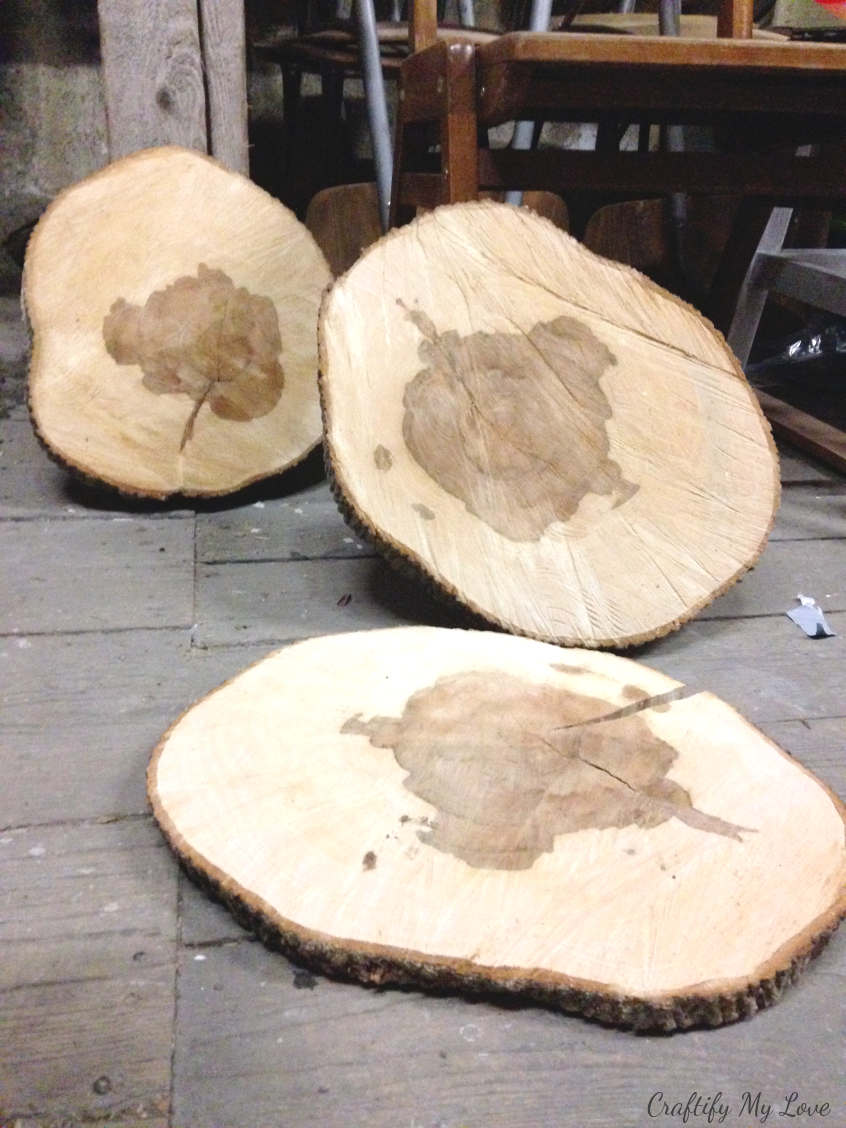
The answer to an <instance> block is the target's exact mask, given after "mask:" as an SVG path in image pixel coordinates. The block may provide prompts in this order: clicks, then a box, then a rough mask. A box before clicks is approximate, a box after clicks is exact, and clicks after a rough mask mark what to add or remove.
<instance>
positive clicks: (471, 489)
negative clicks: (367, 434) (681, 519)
mask: <svg viewBox="0 0 846 1128" xmlns="http://www.w3.org/2000/svg"><path fill="white" fill-rule="evenodd" d="M407 314H408V317H409V318H410V320H411V321H412V322H413V323H414V325H415V326H416V327H417V328H418V329H419V331H420V333H421V334H422V335H423V340H422V341H421V342H420V344H419V348H418V354H419V357H420V360H421V362H422V363H423V364H424V365H425V367H424V368H423V369H421V371H420V372H418V373H417V375H416V376H415V377H414V378H413V379H412V380H411V381H410V382H409V383H408V385H407V387H406V389H405V393H404V396H403V405H404V407H405V414H404V416H403V438H404V439H405V442H406V445H407V446H408V449H409V451H410V452H411V454H412V456H413V457H414V459H415V460H416V461H417V462H418V464H419V465H420V466H421V467H422V468H423V469H424V470H425V471H426V473H427V474H429V475H430V477H431V478H433V479H434V481H435V482H436V483H437V484H438V485H439V486H440V487H441V488H442V489H443V490H445V491H446V492H447V493H450V494H452V495H453V496H454V497H456V498H458V499H459V500H460V501H462V502H463V503H464V505H465V506H466V508H467V509H468V510H469V511H470V512H471V513H473V514H475V516H477V517H479V518H480V519H481V520H482V521H485V522H486V523H487V524H488V525H490V526H491V527H492V528H493V529H495V530H496V531H497V532H498V533H500V534H501V535H502V536H505V537H508V538H509V539H510V540H515V541H522V540H538V539H539V538H540V537H541V536H543V533H544V531H545V530H546V529H547V527H548V526H549V525H550V524H551V523H552V522H554V521H568V520H569V519H570V518H571V517H572V516H573V515H574V514H575V512H576V510H577V509H578V507H579V504H580V502H581V501H582V499H583V498H585V497H586V496H587V495H588V494H599V495H604V496H610V497H611V498H612V499H613V505H614V506H615V507H616V506H618V505H621V504H623V502H625V501H628V499H629V498H630V497H632V496H633V495H634V494H635V493H636V492H637V489H638V486H636V485H635V484H633V483H632V482H628V481H626V479H625V478H624V477H623V475H622V471H621V470H620V467H619V466H618V465H617V463H616V462H614V461H613V460H612V459H610V458H609V457H608V453H609V441H608V435H607V430H606V424H607V422H608V420H609V419H610V418H611V416H612V410H611V406H610V404H609V402H608V400H607V398H606V396H605V393H604V392H603V391H602V388H601V387H600V383H599V381H600V377H601V376H602V375H603V374H604V373H606V372H607V371H608V369H609V368H611V367H612V366H613V365H615V364H616V363H617V361H616V358H615V356H614V355H613V353H612V352H611V351H610V350H609V349H608V348H607V347H606V346H605V345H604V344H603V342H602V341H600V340H599V338H598V337H596V335H595V334H594V333H593V332H592V331H591V329H590V328H589V327H588V326H587V325H585V324H583V323H582V322H581V321H578V320H577V319H575V318H573V317H565V316H561V317H557V318H555V320H554V321H550V322H538V324H537V325H535V326H534V327H533V328H532V329H531V330H530V331H529V332H528V333H484V332H479V333H472V334H470V335H469V336H466V337H462V336H461V335H460V334H459V333H457V332H455V331H454V330H448V331H447V332H445V333H438V331H437V329H436V328H435V325H434V324H433V322H432V321H431V319H430V318H429V317H427V316H426V314H424V313H422V312H421V311H419V310H407Z"/></svg>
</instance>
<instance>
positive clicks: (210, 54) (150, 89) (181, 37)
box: [97, 0, 249, 174]
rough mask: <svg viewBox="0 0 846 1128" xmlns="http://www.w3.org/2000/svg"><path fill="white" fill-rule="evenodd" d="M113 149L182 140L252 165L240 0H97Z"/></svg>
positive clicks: (241, 165)
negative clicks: (249, 149)
mask: <svg viewBox="0 0 846 1128" xmlns="http://www.w3.org/2000/svg"><path fill="white" fill-rule="evenodd" d="M97 9H98V14H99V18H100V44H101V51H102V56H103V75H104V82H105V88H106V117H107V122H108V132H109V156H110V158H111V159H112V160H116V159H117V158H118V157H122V156H126V155H127V154H128V153H132V152H135V151H136V150H137V149H147V148H151V147H153V146H156V145H182V146H184V147H186V148H189V149H198V150H199V151H200V152H203V153H205V152H210V153H211V154H212V156H214V157H216V158H217V159H218V160H220V161H221V162H222V163H223V164H225V165H227V166H228V167H229V168H231V169H233V170H234V171H236V172H242V173H245V174H246V173H247V172H248V169H249V160H248V148H247V92H246V66H245V34H244V11H243V5H242V3H241V0H144V2H142V0H98V4H97Z"/></svg>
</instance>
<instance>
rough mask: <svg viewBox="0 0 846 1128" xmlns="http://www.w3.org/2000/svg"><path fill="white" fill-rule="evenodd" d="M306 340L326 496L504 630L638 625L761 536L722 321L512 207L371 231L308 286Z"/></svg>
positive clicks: (769, 504)
mask: <svg viewBox="0 0 846 1128" xmlns="http://www.w3.org/2000/svg"><path fill="white" fill-rule="evenodd" d="M320 353H321V355H320V366H321V380H320V382H321V394H322V402H323V414H324V427H325V431H326V447H327V451H328V456H329V462H330V465H331V470H332V473H333V475H334V479H335V484H336V489H337V491H338V493H339V496H340V499H341V501H342V505H343V506H344V507H345V509H346V512H347V514H348V516H350V518H351V520H352V521H353V522H354V523H356V524H357V527H358V528H359V530H360V531H362V532H366V533H369V535H370V536H371V537H372V538H373V539H374V541H375V542H376V543H377V544H378V545H380V546H381V547H382V549H383V550H384V551H386V553H387V554H388V555H389V556H392V557H394V558H395V559H399V560H405V561H408V562H410V563H412V564H413V565H415V566H416V567H417V568H418V569H419V570H420V571H422V572H423V573H424V574H425V575H426V576H428V577H429V578H430V579H431V580H432V581H434V583H435V584H436V585H437V586H438V587H439V588H440V589H442V590H443V591H445V592H447V593H449V594H450V595H453V596H454V597H456V598H457V599H458V600H460V601H461V602H462V603H464V604H466V605H467V606H468V607H469V608H471V609H472V610H473V611H476V612H477V613H479V614H481V615H482V616H484V617H485V618H486V619H487V620H489V621H490V622H492V623H496V624H498V625H500V626H503V627H506V628H507V629H508V630H511V631H514V632H517V633H521V634H526V635H530V636H533V637H535V638H539V639H546V640H549V641H555V642H561V643H568V644H576V643H581V644H583V645H587V646H626V645H631V644H634V643H639V642H643V641H645V640H647V639H651V638H655V637H657V636H659V635H662V634H665V633H666V632H667V631H669V630H671V629H672V628H674V627H677V626H678V625H679V624H680V623H682V622H684V621H685V620H686V619H688V618H690V617H691V616H692V615H693V614H695V613H696V612H697V611H698V610H699V609H700V608H702V607H704V606H705V604H707V603H708V602H710V600H712V599H713V598H714V597H715V596H716V595H718V594H719V593H720V592H722V591H724V590H725V589H726V588H727V587H729V586H730V585H731V584H732V583H733V582H734V581H735V580H736V579H738V577H739V576H740V575H742V573H743V572H744V571H746V569H747V568H748V567H749V566H750V565H751V564H752V563H754V561H755V560H756V559H757V557H758V556H759V554H760V553H761V551H762V549H763V547H764V544H765V542H766V538H767V535H768V532H769V530H770V528H771V526H772V522H773V518H774V514H775V510H776V507H777V504H778V496H779V482H778V463H777V456H776V453H775V447H774V445H773V441H772V436H771V434H770V430H769V426H768V424H767V423H766V420H765V419H764V417H763V415H762V413H761V410H760V408H759V406H758V402H757V400H756V398H755V395H754V393H753V392H752V390H751V388H750V387H749V385H748V384H747V382H746V380H745V378H744V376H743V373H742V371H741V369H740V366H739V364H738V363H737V360H736V359H735V358H734V356H733V355H732V353H731V352H730V351H729V349H728V347H727V345H726V344H725V341H724V340H723V338H722V337H721V336H720V335H719V334H718V333H717V332H716V331H715V330H714V328H713V327H712V326H711V325H710V324H709V323H708V322H706V321H705V320H704V319H703V318H701V317H700V316H699V315H698V314H697V313H696V312H695V310H693V309H692V308H691V307H689V306H687V305H685V304H684V303H683V302H681V301H680V300H679V299H677V298H674V297H673V296H672V295H671V294H669V293H667V292H666V291H664V290H661V289H660V288H659V287H657V286H656V285H654V284H653V283H651V282H650V281H649V280H648V279H646V278H644V277H643V276H642V275H639V274H638V273H637V272H636V271H634V270H632V269H631V268H629V267H625V266H622V265H620V264H618V263H613V262H609V261H607V260H604V259H601V258H599V257H597V256H596V255H594V254H592V253H591V252H589V251H587V250H586V249H585V248H584V247H582V246H581V245H580V244H579V243H577V242H576V240H574V239H572V238H571V237H570V236H568V235H567V234H565V233H564V232H563V231H560V230H559V229H558V228H556V227H554V226H553V225H552V224H550V223H548V222H547V221H545V220H544V219H542V218H540V217H538V216H536V215H533V214H532V213H530V212H528V211H526V210H525V209H518V208H509V207H507V206H505V205H501V204H494V203H470V204H458V205H453V206H451V207H445V208H440V209H438V210H437V211H435V212H432V213H430V214H428V215H426V216H424V217H422V218H420V219H418V220H416V221H415V222H414V223H412V224H410V225H409V226H408V227H404V228H402V229H400V230H399V231H396V232H393V233H391V234H389V235H388V236H386V237H385V238H384V239H382V240H380V242H379V243H377V244H376V245H375V246H374V247H372V248H371V249H370V251H368V252H367V253H365V255H364V256H363V257H362V258H361V259H360V260H359V262H357V263H356V265H355V266H354V267H353V268H352V270H350V271H349V273H348V274H347V275H346V276H345V277H344V278H343V279H340V280H339V281H338V282H337V283H336V284H335V285H334V287H333V288H332V289H331V291H330V292H329V294H328V295H327V297H326V299H325V300H324V304H323V306H322V308H321V315H320Z"/></svg>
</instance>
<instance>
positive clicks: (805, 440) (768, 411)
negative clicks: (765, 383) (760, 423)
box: [758, 392, 846, 471]
mask: <svg viewBox="0 0 846 1128" xmlns="http://www.w3.org/2000/svg"><path fill="white" fill-rule="evenodd" d="M758 399H759V401H760V403H761V407H762V408H763V409H764V414H765V415H766V417H767V419H769V421H770V423H771V424H772V427H773V431H774V432H775V433H776V435H780V436H782V437H783V438H785V439H787V440H788V441H789V442H791V443H793V444H794V446H797V447H799V449H800V450H806V451H808V452H809V453H810V454H813V455H815V456H816V457H817V458H821V459H822V461H823V462H827V463H828V465H829V466H834V467H835V468H836V469H838V470H840V471H846V433H844V432H843V431H841V430H839V429H838V428H837V427H832V425H831V424H830V423H824V422H823V420H822V419H817V418H816V417H815V416H813V415H809V414H808V413H807V412H806V411H800V410H799V408H798V407H793V405H792V404H789V403H785V402H784V400H780V399H777V398H776V397H775V396H771V395H769V394H768V393H767V392H758Z"/></svg>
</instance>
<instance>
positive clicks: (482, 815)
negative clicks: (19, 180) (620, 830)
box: [341, 671, 748, 870]
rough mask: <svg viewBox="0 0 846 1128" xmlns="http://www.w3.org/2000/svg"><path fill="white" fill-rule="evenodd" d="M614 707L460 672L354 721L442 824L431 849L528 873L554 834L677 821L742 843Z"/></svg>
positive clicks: (642, 727)
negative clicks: (611, 712)
mask: <svg viewBox="0 0 846 1128" xmlns="http://www.w3.org/2000/svg"><path fill="white" fill-rule="evenodd" d="M603 711H607V704H606V703H604V702H602V701H599V700H597V699H594V698H591V697H587V696H584V695H579V694H573V693H570V692H569V691H567V690H563V689H559V688H556V687H555V686H549V685H536V684H534V683H532V682H528V681H524V680H523V679H521V678H518V677H514V676H512V675H510V674H505V673H498V674H494V673H491V672H490V671H485V672H477V671H468V672H465V673H460V674H455V675H451V676H449V677H445V678H441V679H439V680H438V681H437V682H435V683H434V685H432V686H429V687H427V688H425V689H421V690H418V692H416V693H414V694H413V695H412V696H411V697H409V699H408V701H407V702H406V705H405V708H404V710H403V713H402V716H401V717H398V718H394V717H372V718H371V719H370V720H367V721H365V720H362V718H361V716H360V715H358V716H355V717H350V718H349V720H347V721H346V722H345V724H344V725H343V727H342V729H341V732H342V733H360V734H363V735H365V736H367V737H368V739H369V741H370V743H371V744H372V745H373V746H374V747H376V748H390V749H392V750H393V753H394V756H395V757H396V760H397V763H398V764H399V765H400V766H401V767H403V768H404V769H405V770H406V771H407V772H408V776H407V777H406V779H405V786H406V787H407V788H408V789H409V790H410V791H412V792H413V793H414V794H415V795H417V796H419V797H420V798H421V799H424V800H425V801H426V802H427V803H431V804H432V806H433V807H435V808H436V809H437V811H438V815H437V818H436V819H435V820H434V821H433V822H432V823H431V824H430V826H429V827H428V828H427V829H426V830H423V831H421V832H419V834H418V837H419V838H420V840H421V841H422V842H425V843H427V844H428V845H430V846H433V847H435V848H436V849H438V850H442V851H444V852H446V853H449V854H452V855H454V856H455V857H458V858H461V859H462V860H463V861H465V862H467V863H468V864H469V865H471V866H475V867H481V868H488V869H508V870H511V869H528V868H529V867H530V866H531V865H532V864H533V863H534V862H535V861H536V860H537V858H539V857H540V855H541V854H542V853H544V852H548V851H551V850H552V849H553V848H554V846H555V837H556V835H560V834H568V833H572V832H574V831H580V830H587V829H590V828H594V829H598V830H603V829H607V828H609V827H624V826H630V825H636V826H639V827H642V828H644V829H647V830H648V829H649V828H651V827H655V826H658V825H659V824H661V823H663V822H666V820H667V819H669V818H676V819H679V820H680V821H681V822H683V823H685V824H686V825H687V826H690V827H692V828H694V829H696V830H699V831H703V832H706V833H710V834H718V835H723V836H725V837H728V838H733V839H736V840H740V834H741V831H743V830H746V829H748V828H744V827H739V826H735V825H734V824H732V823H729V822H726V821H725V820H723V819H720V818H717V817H715V816H713V815H709V814H706V813H705V812H703V811H699V810H697V809H696V808H695V807H694V806H693V805H692V803H691V799H690V795H689V794H688V792H687V791H686V790H685V789H684V788H683V787H681V786H680V785H679V784H678V783H675V782H674V781H673V780H671V779H669V778H668V777H667V773H668V771H669V769H670V767H671V766H672V764H673V762H674V761H675V759H676V756H677V753H676V750H675V749H674V748H672V747H671V746H670V745H669V744H667V743H666V742H665V741H663V740H661V739H659V738H658V737H657V736H655V735H654V733H652V731H651V730H650V728H649V726H648V724H647V723H646V721H645V720H644V718H643V717H642V716H641V715H639V714H637V713H635V714H630V715H627V716H622V717H616V718H615V719H611V720H608V721H603V720H601V719H597V718H601V717H602V714H603Z"/></svg>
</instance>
